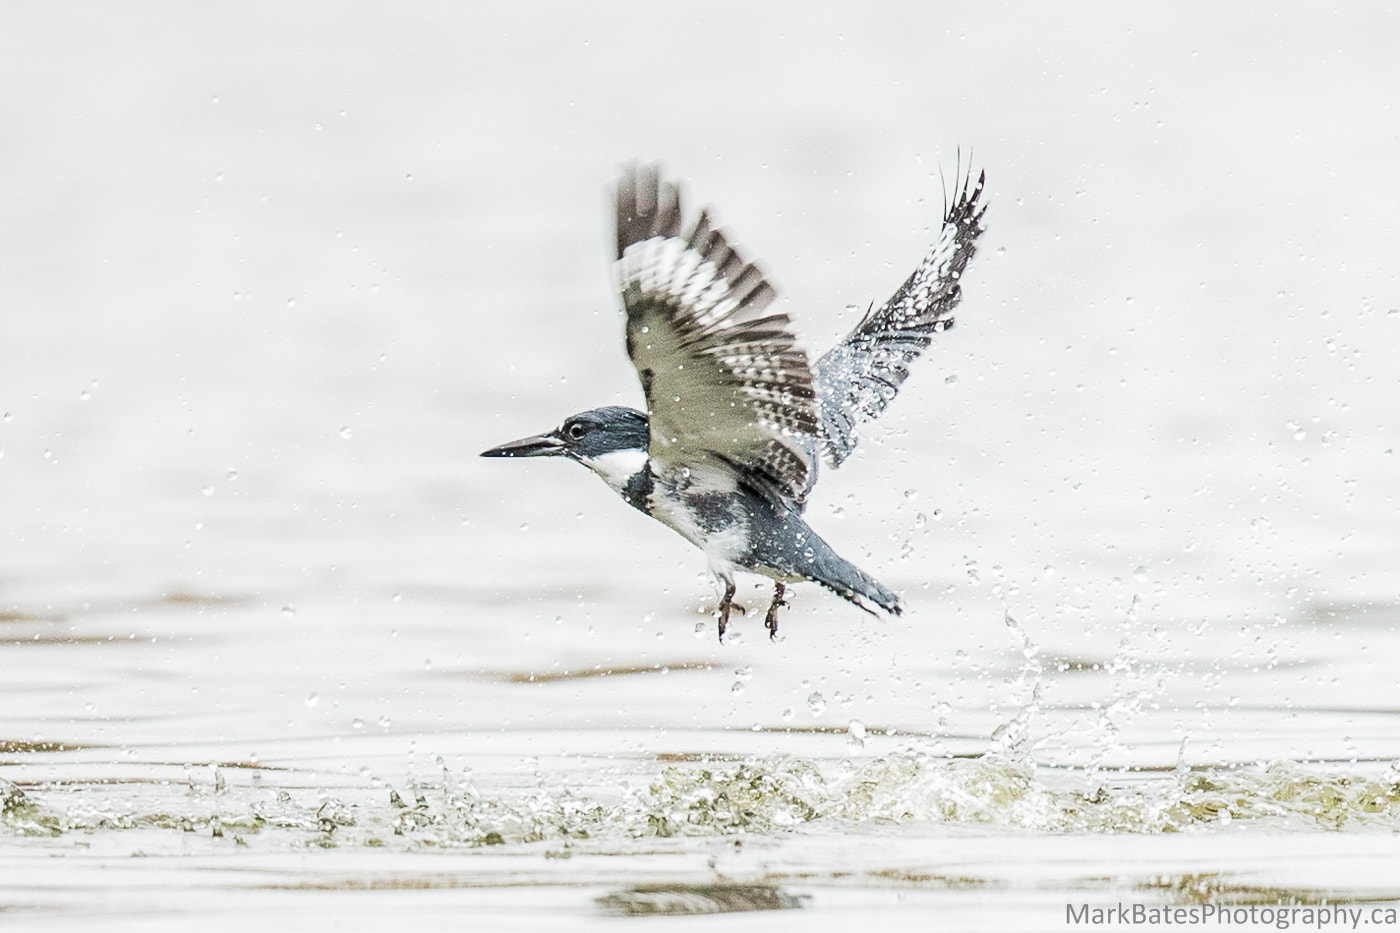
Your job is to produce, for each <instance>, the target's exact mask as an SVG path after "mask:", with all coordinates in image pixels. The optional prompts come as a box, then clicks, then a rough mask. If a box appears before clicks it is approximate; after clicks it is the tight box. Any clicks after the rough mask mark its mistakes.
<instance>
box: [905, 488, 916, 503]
mask: <svg viewBox="0 0 1400 933" xmlns="http://www.w3.org/2000/svg"><path fill="white" fill-rule="evenodd" d="M904 498H906V499H908V500H909V501H910V502H913V501H914V500H915V499H917V498H919V490H917V489H906V490H904Z"/></svg>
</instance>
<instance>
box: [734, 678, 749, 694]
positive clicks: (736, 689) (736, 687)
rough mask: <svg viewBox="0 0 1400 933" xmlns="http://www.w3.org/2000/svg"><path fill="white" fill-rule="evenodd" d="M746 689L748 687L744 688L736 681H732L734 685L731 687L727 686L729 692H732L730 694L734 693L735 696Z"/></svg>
mask: <svg viewBox="0 0 1400 933" xmlns="http://www.w3.org/2000/svg"><path fill="white" fill-rule="evenodd" d="M746 689H748V688H746V687H745V686H744V685H743V684H742V683H739V682H738V681H735V682H734V686H732V687H730V688H729V692H730V693H732V694H734V695H735V696H736V697H737V696H740V695H741V694H743V692H744V691H745V690H746Z"/></svg>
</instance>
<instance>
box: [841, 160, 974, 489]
mask: <svg viewBox="0 0 1400 933" xmlns="http://www.w3.org/2000/svg"><path fill="white" fill-rule="evenodd" d="M971 181H972V173H971V171H969V172H968V175H967V177H965V178H964V179H963V181H962V185H961V188H960V190H959V189H954V192H953V205H952V207H951V208H947V209H945V210H944V214H943V229H942V230H941V231H940V232H939V234H938V242H937V243H935V244H934V246H933V249H932V250H930V252H929V254H928V256H927V257H926V258H925V259H924V261H923V263H922V264H920V266H919V268H917V269H915V270H914V274H913V275H911V276H909V279H908V280H907V281H906V282H905V283H904V284H903V285H901V286H900V288H899V291H897V292H895V293H894V296H893V297H891V298H890V300H889V301H887V302H885V303H884V304H883V305H881V306H880V307H879V308H875V309H872V310H871V311H869V312H868V313H867V314H866V315H865V318H864V319H863V320H862V321H861V322H860V323H859V324H858V325H856V328H855V330H853V331H851V333H850V334H849V335H848V336H847V337H846V339H845V340H843V341H841V342H840V343H838V344H837V345H836V346H834V347H832V348H831V349H830V350H829V351H827V353H826V355H825V356H823V357H822V358H821V359H820V360H818V361H817V364H816V366H815V367H813V368H814V370H815V373H816V389H817V410H818V413H819V415H820V420H821V447H822V454H823V456H824V457H825V458H826V461H827V462H828V463H830V464H831V465H832V466H840V465H841V462H842V461H843V460H845V459H846V457H847V456H849V455H850V453H851V451H852V450H854V449H855V446H856V439H857V435H856V428H857V427H858V426H859V425H861V424H863V423H864V422H866V421H873V420H874V419H875V418H877V417H879V415H880V413H881V412H882V411H884V410H885V406H886V405H888V404H889V402H890V400H891V399H893V398H894V397H895V393H897V392H898V391H899V387H900V385H901V384H902V383H903V382H904V380H905V379H906V378H908V376H909V364H910V363H912V362H913V361H914V360H916V359H917V358H918V356H919V354H920V353H922V352H923V351H924V348H925V347H927V346H928V345H929V343H930V342H931V341H932V339H933V335H934V334H936V333H938V332H939V331H940V330H947V329H948V328H950V327H952V326H953V317H952V313H953V309H954V308H955V307H957V305H958V301H959V300H961V298H962V287H961V286H960V285H959V284H958V283H959V280H960V279H961V278H962V273H963V270H964V269H965V268H967V263H968V260H970V259H971V258H972V255H973V253H975V252H976V251H977V237H978V236H979V235H980V234H981V233H982V230H983V229H984V228H983V225H982V215H983V214H984V213H986V210H987V209H986V207H985V206H984V205H982V204H981V203H980V202H979V199H980V197H981V195H982V188H983V186H984V185H985V184H986V181H987V173H986V172H983V173H982V174H981V175H979V176H978V178H977V184H976V186H975V187H971V190H970V191H969V187H970V186H971Z"/></svg>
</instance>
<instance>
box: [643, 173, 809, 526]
mask: <svg viewBox="0 0 1400 933" xmlns="http://www.w3.org/2000/svg"><path fill="white" fill-rule="evenodd" d="M681 223H682V209H681V200H680V191H679V189H678V188H677V186H676V185H675V184H673V183H671V182H662V181H661V179H660V172H659V171H658V170H657V169H656V168H655V167H654V166H641V167H636V166H633V167H629V168H626V169H624V172H623V176H622V180H621V181H620V182H619V184H618V188H617V260H618V261H617V275H618V289H619V291H620V292H621V295H622V303H623V307H624V308H625V309H626V312H627V352H628V355H629V356H631V358H632V362H633V365H635V366H636V368H637V374H638V376H639V377H640V378H641V381H642V388H643V390H644V391H645V392H646V396H647V406H648V409H649V412H650V421H651V443H650V448H649V450H648V453H649V455H650V456H651V458H652V459H653V460H655V461H658V462H659V463H662V464H667V465H672V466H675V467H677V468H682V467H687V466H688V467H704V466H706V465H709V464H715V463H723V464H725V465H726V466H727V467H729V468H730V469H732V470H737V471H739V473H740V475H741V476H742V477H743V478H745V479H746V480H747V481H748V482H749V483H750V485H752V486H753V487H754V488H755V489H757V490H758V491H760V492H762V493H764V494H766V495H769V496H771V497H773V498H775V499H781V500H783V501H786V502H789V503H792V504H794V505H796V506H798V507H801V505H802V504H803V502H804V501H805V500H806V496H807V493H808V491H809V490H810V489H811V485H812V482H813V481H814V480H815V475H816V473H815V459H814V449H813V448H814V445H813V444H812V438H813V437H815V435H816V433H817V410H816V392H815V389H814V387H813V377H812V371H811V367H810V366H809V365H808V361H807V354H806V353H805V352H804V351H803V350H802V348H801V347H800V346H798V345H797V341H796V338H795V336H794V334H793V332H792V329H791V326H790V322H789V321H788V318H787V315H785V314H781V313H776V314H769V313H767V308H768V306H769V305H770V304H771V303H772V302H773V299H774V298H775V297H776V296H777V292H776V291H775V290H774V288H773V286H772V285H771V284H769V282H768V281H767V279H765V278H764V276H763V273H762V272H761V271H760V270H759V268H758V267H757V266H755V265H753V264H752V263H748V262H746V261H745V260H744V258H743V257H742V256H741V255H740V253H739V252H738V251H737V250H736V249H734V247H733V246H732V245H731V244H730V243H729V242H728V240H727V239H726V237H725V236H724V234H723V232H721V231H720V230H718V229H717V228H716V227H715V225H714V223H713V221H712V219H711V218H710V215H709V213H708V212H701V213H700V215H699V216H698V217H697V218H696V221H695V224H694V226H692V227H691V229H690V231H689V232H688V233H687V234H685V235H682V234H681Z"/></svg>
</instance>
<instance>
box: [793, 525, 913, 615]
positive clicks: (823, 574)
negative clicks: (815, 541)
mask: <svg viewBox="0 0 1400 933" xmlns="http://www.w3.org/2000/svg"><path fill="white" fill-rule="evenodd" d="M823 543H824V542H823ZM805 570H806V572H807V573H808V575H809V576H810V578H811V579H812V580H813V581H815V582H817V583H820V584H821V585H822V586H824V587H826V588H827V589H829V590H831V591H832V592H833V593H835V594H836V595H838V596H840V597H842V598H844V599H846V600H849V601H850V602H852V603H854V604H855V605H857V606H859V607H860V608H862V609H864V610H865V611H866V612H870V614H871V615H874V613H873V612H871V610H870V607H869V606H867V605H865V603H864V602H862V599H868V600H870V601H871V602H872V603H874V604H875V605H877V606H879V607H880V608H881V609H883V610H885V611H886V612H888V613H889V614H890V615H896V616H897V615H900V614H901V613H903V612H904V604H903V603H901V602H900V601H899V597H898V596H896V595H895V594H894V593H893V592H891V591H890V590H889V589H888V588H887V587H886V586H884V585H883V584H882V583H880V581H878V580H876V579H875V578H874V577H872V576H870V574H868V573H866V572H865V571H864V570H861V569H860V568H859V567H857V566H856V565H855V564H853V563H851V562H850V561H848V560H846V559H844V558H842V557H841V556H840V555H838V554H837V553H836V552H835V551H833V550H832V549H831V548H830V547H823V548H818V549H817V550H816V553H815V554H814V555H813V558H812V561H811V563H810V565H809V566H808V567H807V568H805Z"/></svg>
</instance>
